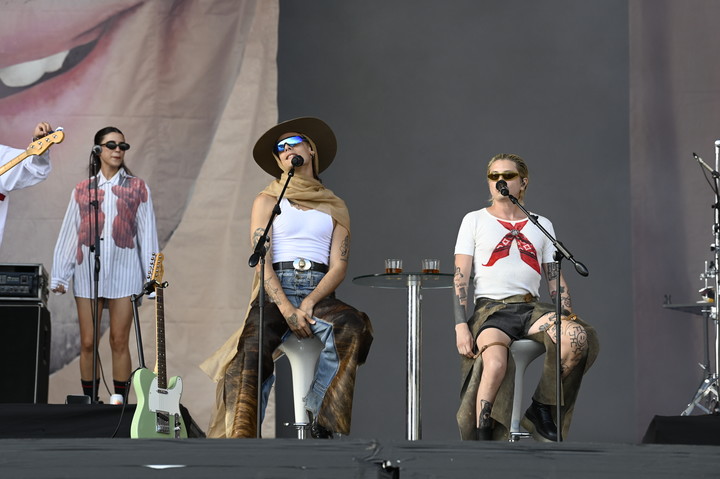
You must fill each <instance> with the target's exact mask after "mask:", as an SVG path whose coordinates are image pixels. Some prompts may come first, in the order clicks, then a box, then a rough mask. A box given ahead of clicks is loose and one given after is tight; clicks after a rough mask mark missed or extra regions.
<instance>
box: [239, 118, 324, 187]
mask: <svg viewBox="0 0 720 479" xmlns="http://www.w3.org/2000/svg"><path fill="white" fill-rule="evenodd" d="M289 132H296V133H300V134H301V135H303V136H306V137H307V138H308V139H309V140H310V144H311V146H312V149H313V151H314V152H315V161H316V163H315V166H316V168H317V173H318V174H319V173H321V172H322V171H324V170H325V169H327V167H328V166H330V163H332V162H333V160H334V159H335V153H336V152H337V140H336V139H335V133H333V131H332V130H331V129H330V127H329V126H328V125H327V123H325V122H324V121H322V120H320V119H319V118H312V117H307V116H306V117H302V118H295V119H294V120H288V121H284V122H282V123H279V124H277V125H275V126H273V127H272V128H270V129H269V130H268V131H266V132H265V133H264V134H263V135H262V136H261V137H260V139H259V140H258V141H257V143H255V147H254V148H253V157H254V158H255V163H257V164H258V165H260V168H262V169H263V170H265V171H266V172H268V173H269V174H271V175H272V176H274V177H275V178H280V176H281V175H282V173H283V171H282V169H281V168H280V166H279V165H278V163H279V161H280V160H279V158H278V156H277V153H276V152H275V145H276V144H277V141H278V138H280V137H281V136H282V135H284V134H285V133H289Z"/></svg>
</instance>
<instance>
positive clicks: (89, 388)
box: [80, 379, 100, 401]
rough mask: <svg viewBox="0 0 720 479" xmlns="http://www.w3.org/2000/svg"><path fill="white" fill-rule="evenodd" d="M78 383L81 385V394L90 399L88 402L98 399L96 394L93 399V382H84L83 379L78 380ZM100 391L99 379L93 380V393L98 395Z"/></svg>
mask: <svg viewBox="0 0 720 479" xmlns="http://www.w3.org/2000/svg"><path fill="white" fill-rule="evenodd" d="M80 383H81V384H82V390H83V394H84V395H86V396H89V397H90V400H91V401H92V400H94V401H97V400H98V397H97V394H96V396H95V398H94V399H93V382H92V381H85V380H84V379H81V380H80ZM99 390H100V379H96V380H95V392H96V393H99Z"/></svg>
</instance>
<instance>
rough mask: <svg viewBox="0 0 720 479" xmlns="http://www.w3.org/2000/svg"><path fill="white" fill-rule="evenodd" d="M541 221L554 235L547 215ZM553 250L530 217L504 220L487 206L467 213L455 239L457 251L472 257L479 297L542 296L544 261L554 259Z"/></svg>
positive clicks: (476, 295) (475, 286) (540, 218)
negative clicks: (540, 294)
mask: <svg viewBox="0 0 720 479" xmlns="http://www.w3.org/2000/svg"><path fill="white" fill-rule="evenodd" d="M538 221H539V222H540V225H541V226H542V227H543V228H545V229H546V230H547V231H548V232H549V233H550V234H551V235H553V236H555V233H554V231H553V227H552V223H550V221H549V220H548V219H547V218H544V217H542V216H539V217H538ZM554 253H555V247H554V246H553V244H552V242H550V240H549V239H548V238H547V237H546V236H545V235H544V234H543V233H542V231H540V230H539V229H538V228H537V227H536V226H535V225H534V224H532V222H530V220H528V219H527V218H526V219H524V220H521V221H506V220H501V219H499V218H496V217H494V216H492V215H491V214H490V213H488V211H487V209H486V208H483V209H481V210H478V211H472V212H470V213H468V214H467V215H465V217H464V218H463V220H462V223H461V225H460V231H459V232H458V237H457V242H456V243H455V254H465V255H469V256H472V257H473V269H474V272H475V280H474V282H473V286H474V288H475V294H474V296H475V298H476V299H477V298H479V297H483V298H493V299H503V298H507V297H509V296H514V295H517V294H526V293H530V294H532V295H534V296H539V289H540V278H541V271H542V265H543V264H544V263H551V262H553V254H554Z"/></svg>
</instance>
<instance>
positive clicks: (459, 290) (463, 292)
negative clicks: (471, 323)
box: [454, 267, 467, 306]
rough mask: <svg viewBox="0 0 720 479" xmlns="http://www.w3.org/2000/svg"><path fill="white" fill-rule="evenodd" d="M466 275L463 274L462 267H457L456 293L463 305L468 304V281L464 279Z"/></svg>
mask: <svg viewBox="0 0 720 479" xmlns="http://www.w3.org/2000/svg"><path fill="white" fill-rule="evenodd" d="M464 278H465V275H463V274H462V271H460V268H457V267H456V268H455V279H454V283H455V295H456V296H457V297H458V301H460V304H461V305H463V306H467V282H466V281H464Z"/></svg>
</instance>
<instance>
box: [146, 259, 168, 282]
mask: <svg viewBox="0 0 720 479" xmlns="http://www.w3.org/2000/svg"><path fill="white" fill-rule="evenodd" d="M164 259H165V255H163V254H162V253H153V255H152V260H151V261H150V272H149V273H148V277H147V279H148V282H149V283H151V284H152V285H153V288H152V289H155V286H156V285H159V284H161V283H162V279H163V274H164V273H165V270H164V269H163V260H164Z"/></svg>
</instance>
